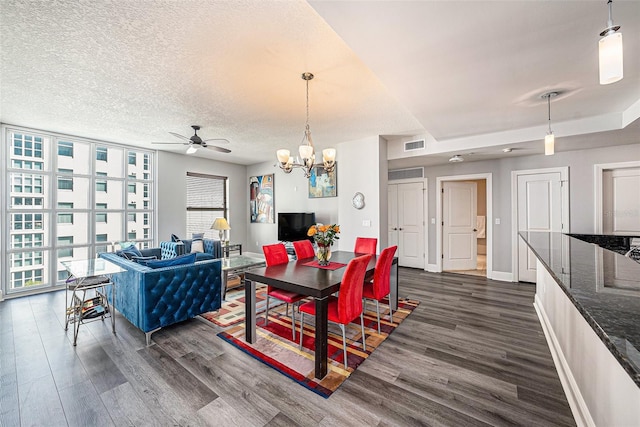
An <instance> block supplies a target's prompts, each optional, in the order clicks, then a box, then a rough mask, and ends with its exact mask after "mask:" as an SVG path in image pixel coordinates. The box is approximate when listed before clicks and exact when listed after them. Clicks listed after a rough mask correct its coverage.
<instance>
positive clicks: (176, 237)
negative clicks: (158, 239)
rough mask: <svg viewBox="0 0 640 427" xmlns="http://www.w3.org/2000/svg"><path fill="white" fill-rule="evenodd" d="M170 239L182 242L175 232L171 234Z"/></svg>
mask: <svg viewBox="0 0 640 427" xmlns="http://www.w3.org/2000/svg"><path fill="white" fill-rule="evenodd" d="M171 241H172V242H182V239H180V238H179V237H178V236H176V235H175V234H172V235H171Z"/></svg>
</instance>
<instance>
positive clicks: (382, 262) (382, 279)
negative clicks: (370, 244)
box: [373, 246, 398, 301]
mask: <svg viewBox="0 0 640 427" xmlns="http://www.w3.org/2000/svg"><path fill="white" fill-rule="evenodd" d="M397 249H398V247H397V246H389V247H388V248H385V249H384V250H383V251H382V252H381V253H380V255H379V256H378V259H377V260H376V269H375V271H374V273H373V294H374V296H375V298H376V299H377V300H378V301H380V300H381V299H382V298H384V297H385V296H387V295H389V293H390V292H391V280H390V279H391V265H392V264H393V256H394V255H395V254H396V250H397Z"/></svg>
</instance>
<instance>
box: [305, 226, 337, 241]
mask: <svg viewBox="0 0 640 427" xmlns="http://www.w3.org/2000/svg"><path fill="white" fill-rule="evenodd" d="M338 233H340V226H339V225H337V224H332V225H324V224H314V225H312V226H311V227H309V231H307V236H309V237H313V240H314V241H315V242H316V243H317V244H318V246H331V245H333V242H334V240H339V239H340V237H339V236H338Z"/></svg>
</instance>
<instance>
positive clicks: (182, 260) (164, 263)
mask: <svg viewBox="0 0 640 427" xmlns="http://www.w3.org/2000/svg"><path fill="white" fill-rule="evenodd" d="M194 262H196V254H186V255H180V256H177V257H175V258H169V259H159V260H151V261H144V263H145V264H144V265H146V266H147V267H151V268H163V267H173V266H175V265H186V264H193V263H194Z"/></svg>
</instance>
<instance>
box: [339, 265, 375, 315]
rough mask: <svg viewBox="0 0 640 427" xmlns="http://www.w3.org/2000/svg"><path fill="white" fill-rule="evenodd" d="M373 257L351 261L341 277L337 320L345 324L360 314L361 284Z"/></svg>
mask: <svg viewBox="0 0 640 427" xmlns="http://www.w3.org/2000/svg"><path fill="white" fill-rule="evenodd" d="M372 256H373V255H371V254H367V255H362V256H359V257H357V258H354V259H352V260H351V261H349V264H347V268H346V269H345V271H344V275H343V276H342V283H341V284H340V294H339V295H338V319H339V320H340V323H343V324H347V323H349V322H351V321H352V320H353V319H355V318H356V317H358V316H360V313H362V284H363V283H364V274H365V272H366V271H367V265H368V264H369V261H371V258H372Z"/></svg>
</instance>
